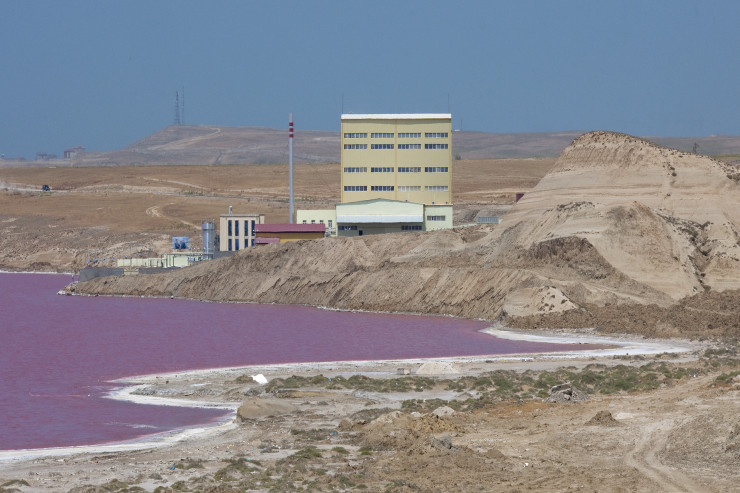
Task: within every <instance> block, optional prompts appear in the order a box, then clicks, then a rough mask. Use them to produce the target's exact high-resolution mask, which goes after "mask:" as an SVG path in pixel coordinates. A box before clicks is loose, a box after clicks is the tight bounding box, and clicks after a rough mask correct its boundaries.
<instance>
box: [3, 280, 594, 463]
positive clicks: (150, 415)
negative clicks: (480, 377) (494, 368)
mask: <svg viewBox="0 0 740 493" xmlns="http://www.w3.org/2000/svg"><path fill="white" fill-rule="evenodd" d="M71 280H72V279H71V277H70V276H63V275H40V274H8V273H0V300H1V301H0V450H11V449H26V448H41V447H60V446H70V445H89V444H101V443H110V442H118V441H124V440H130V439H135V438H138V437H141V436H144V435H148V434H152V433H159V432H164V431H170V430H174V429H179V428H184V427H190V426H197V425H202V424H205V423H209V422H212V421H215V420H218V419H221V418H223V417H224V416H225V415H226V413H225V412H224V411H223V410H213V409H192V408H180V407H170V406H151V405H139V404H131V403H126V402H120V401H113V400H110V399H106V398H104V396H105V395H106V394H107V393H108V392H110V391H111V390H112V389H114V388H115V387H116V386H115V384H112V383H110V382H111V381H112V380H115V379H119V378H122V377H127V376H134V375H144V374H150V373H160V372H171V371H181V370H191V369H203V368H218V367H229V366H243V365H262V364H264V365H267V364H274V363H293V362H310V361H346V360H373V359H402V358H421V357H444V356H472V355H488V354H507V353H521V352H541V351H563V350H573V349H574V346H573V345H567V344H542V343H532V342H521V341H509V340H503V339H497V338H495V337H492V336H490V335H487V334H483V333H480V332H479V331H480V330H481V329H483V328H485V327H486V326H488V324H487V323H485V322H479V321H472V320H462V319H454V318H447V317H424V316H411V315H387V314H372V313H351V312H335V311H327V310H319V309H314V308H307V307H300V306H285V305H249V304H218V303H203V302H198V301H188V300H170V299H147V298H108V297H79V296H58V295H57V294H56V292H57V291H58V290H59V289H61V288H62V287H63V286H64V285H66V284H67V283H69V282H70V281H71ZM577 349H586V346H584V345H579V346H578V347H577Z"/></svg>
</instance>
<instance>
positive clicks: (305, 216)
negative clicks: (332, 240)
mask: <svg viewBox="0 0 740 493" xmlns="http://www.w3.org/2000/svg"><path fill="white" fill-rule="evenodd" d="M296 223H298V224H323V225H325V226H326V234H327V235H329V236H336V235H337V211H336V210H335V209H314V210H299V211H296Z"/></svg>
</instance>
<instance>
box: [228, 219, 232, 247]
mask: <svg viewBox="0 0 740 493" xmlns="http://www.w3.org/2000/svg"><path fill="white" fill-rule="evenodd" d="M229 222H231V221H229ZM231 250H233V248H231V238H229V250H228V251H231Z"/></svg>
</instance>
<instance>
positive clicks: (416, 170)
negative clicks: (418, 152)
mask: <svg viewBox="0 0 740 493" xmlns="http://www.w3.org/2000/svg"><path fill="white" fill-rule="evenodd" d="M398 172H399V173H421V168H420V167H418V166H416V167H412V168H409V167H405V168H403V167H399V168H398Z"/></svg>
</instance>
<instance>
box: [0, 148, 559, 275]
mask: <svg viewBox="0 0 740 493" xmlns="http://www.w3.org/2000/svg"><path fill="white" fill-rule="evenodd" d="M554 162H555V160H554V159H515V160H508V159H489V160H473V161H464V160H461V161H456V162H455V167H454V174H453V180H454V182H453V183H454V185H453V187H454V190H455V192H454V195H453V197H454V199H455V200H456V203H457V204H458V206H457V208H456V217H455V222H456V223H458V224H461V223H470V222H475V216H476V215H477V214H478V212H479V211H481V210H482V211H483V213H484V215H488V214H491V213H493V215H496V214H500V213H504V212H505V211H506V210H507V209H508V208H509V207H510V206H511V205H512V204H513V202H514V195H515V193H516V192H520V191H527V190H529V189H531V188H532V187H534V185H536V184H537V182H538V181H539V179H540V178H541V177H542V176H543V175H544V174H545V173H546V172H547V170H548V169H549V168H550V167H551V166H552V165H553V163H554ZM339 179H340V178H339V165H338V164H336V163H333V164H301V165H297V166H296V170H295V197H296V208H297V209H318V208H327V207H332V206H333V205H334V204H335V203H337V202H338V201H339ZM45 184H48V185H49V186H50V187H51V191H50V192H42V190H41V187H42V186H43V185H45ZM288 193H289V186H288V166H287V165H280V164H277V165H218V166H195V165H193V166H136V167H134V166H128V167H84V168H76V167H22V168H0V231H2V234H1V235H0V269H3V270H47V271H67V272H69V271H76V270H79V269H81V268H83V267H85V265H86V263H87V261H88V260H91V259H99V260H100V261H101V262H102V260H103V259H104V258H106V259H111V258H112V257H123V256H125V255H132V254H135V253H137V252H139V251H141V252H143V251H144V250H146V251H148V252H150V254H152V255H161V254H162V253H164V252H166V251H169V248H170V237H171V236H172V235H176V236H191V238H192V242H193V243H192V244H193V245H194V246H196V245H197V247H200V242H201V232H200V225H201V222H202V221H203V220H205V219H209V218H210V219H217V218H218V216H219V215H220V214H226V213H227V212H228V208H229V206H233V209H234V211H235V212H253V213H264V214H266V216H267V221H269V222H287V221H288V197H289V195H288ZM111 264H112V262H109V264H108V265H111Z"/></svg>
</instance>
